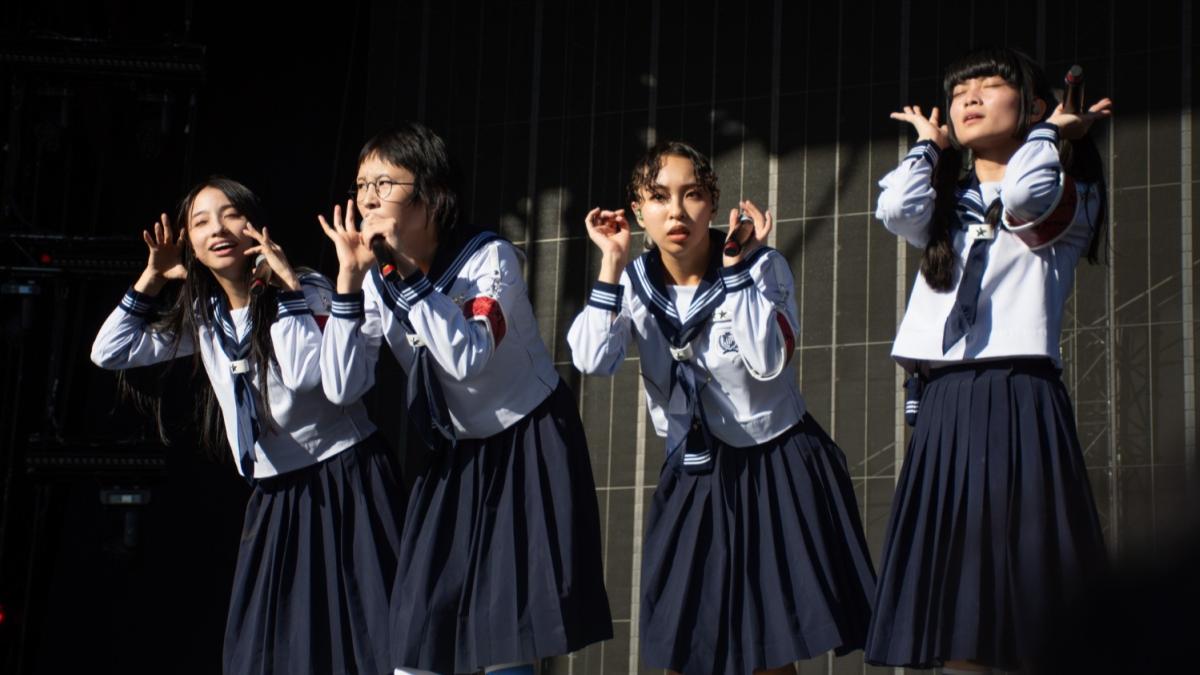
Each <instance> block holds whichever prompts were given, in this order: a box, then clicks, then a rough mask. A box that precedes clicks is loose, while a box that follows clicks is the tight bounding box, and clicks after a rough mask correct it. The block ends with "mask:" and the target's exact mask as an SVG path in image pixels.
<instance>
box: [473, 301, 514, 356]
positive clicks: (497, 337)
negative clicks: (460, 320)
mask: <svg viewBox="0 0 1200 675" xmlns="http://www.w3.org/2000/svg"><path fill="white" fill-rule="evenodd" d="M462 310H463V316H465V317H467V318H468V319H473V318H475V317H478V316H482V317H484V318H486V319H487V322H488V327H489V328H491V329H492V343H493V344H494V345H495V346H496V347H499V346H500V341H501V340H503V339H504V334H505V333H506V332H508V324H507V323H505V321H504V311H503V310H502V309H501V308H500V303H499V301H497V300H496V299H495V298H489V297H486V296H479V297H476V298H471V299H470V300H467V301H466V302H464V303H463V306H462Z"/></svg>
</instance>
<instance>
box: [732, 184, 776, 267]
mask: <svg viewBox="0 0 1200 675" xmlns="http://www.w3.org/2000/svg"><path fill="white" fill-rule="evenodd" d="M738 205H739V206H740V207H741V210H742V211H745V212H746V215H748V216H750V218H752V219H753V220H754V230H753V232H750V233H746V232H744V230H747V229H749V228H750V225H749V224H746V225H740V224H739V223H738V209H730V211H729V236H727V237H726V238H725V241H726V242H728V241H730V240H732V239H736V240H737V241H739V242H741V244H742V250H741V251H740V252H739V253H738V254H737V255H727V256H723V262H724V264H725V266H726V267H729V266H730V265H736V264H738V263H739V262H741V261H742V260H745V258H746V256H748V255H750V253H751V252H752V251H754V249H756V248H758V247H759V246H765V245H766V243H767V237H769V236H770V234H771V230H772V229H774V227H775V221H774V220H772V218H771V212H770V211H762V210H760V209H759V208H758V207H757V206H755V205H754V202H752V201H750V200H749V199H746V200H743V201H741V202H739V203H738Z"/></svg>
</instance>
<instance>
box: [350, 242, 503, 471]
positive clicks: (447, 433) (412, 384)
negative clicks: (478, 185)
mask: <svg viewBox="0 0 1200 675" xmlns="http://www.w3.org/2000/svg"><path fill="white" fill-rule="evenodd" d="M500 238H501V237H500V235H498V234H496V233H495V232H490V231H487V230H482V231H478V230H477V231H473V232H468V233H466V234H464V235H463V236H462V237H461V238H459V239H458V241H457V245H449V246H438V250H437V253H436V254H434V259H433V265H431V266H430V268H429V276H428V277H427V278H428V279H432V280H434V281H433V290H434V291H436V292H438V293H445V292H446V291H448V290H449V289H450V287H451V286H452V285H453V284H454V280H455V279H457V278H458V273H459V272H461V271H462V268H463V266H464V265H466V264H467V261H468V260H470V259H471V257H472V256H473V255H475V253H477V252H478V251H479V250H480V249H481V248H483V247H484V246H486V245H487V244H488V243H490V242H492V241H495V240H496V239H500ZM371 278H372V279H374V281H375V286H376V288H378V290H379V296H380V297H381V298H383V304H384V305H386V306H387V307H388V309H390V310H392V312H393V313H394V314H395V315H396V317H397V318H398V319H399V320H400V323H401V325H402V326H404V330H405V332H406V333H408V334H409V335H413V334H414V332H413V326H412V323H410V322H409V320H408V311H409V309H411V307H412V305H411V302H410V300H409V298H410V297H411V295H409V294H406V291H409V286H408V284H406V283H405V282H404V280H403V279H401V278H400V275H399V274H398V273H396V272H394V271H393V272H392V273H391V274H389V275H388V276H387V278H386V279H385V278H384V276H383V275H382V274H381V273H380V272H379V268H378V266H373V267H371ZM423 279H424V278H423ZM418 283H419V282H418ZM407 394H408V395H407V407H408V415H409V420H410V421H411V423H412V425H413V426H414V427H415V428H416V429H417V432H418V433H419V434H420V435H421V439H422V440H423V441H424V442H425V445H427V446H429V448H430V449H431V450H439V449H441V448H443V447H445V446H446V445H448V446H449V447H454V444H455V443H456V442H457V440H458V436H457V434H456V433H455V431H454V422H453V420H452V419H451V418H450V409H449V407H447V405H446V397H445V395H444V394H443V393H442V385H441V382H440V381H438V379H437V374H436V373H435V372H434V371H433V359H431V358H430V356H429V348H428V347H426V346H425V344H424V343H423V342H419V341H418V342H414V343H413V355H412V358H411V360H410V361H409V363H408V391H407Z"/></svg>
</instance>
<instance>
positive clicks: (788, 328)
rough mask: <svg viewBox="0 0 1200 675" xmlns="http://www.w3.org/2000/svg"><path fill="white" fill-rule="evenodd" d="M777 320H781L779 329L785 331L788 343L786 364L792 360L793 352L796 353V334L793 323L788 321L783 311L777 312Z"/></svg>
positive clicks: (785, 341) (784, 338)
mask: <svg viewBox="0 0 1200 675" xmlns="http://www.w3.org/2000/svg"><path fill="white" fill-rule="evenodd" d="M775 320H776V321H778V322H779V330H781V331H783V341H784V343H785V344H786V345H787V347H786V348H787V353H786V354H785V355H784V356H785V358H784V361H783V364H784V365H785V366H786V365H787V364H788V362H790V361H791V360H792V354H795V353H796V335H795V334H794V333H792V324H790V323H788V320H787V317H786V316H784V315H783V314H782V313H780V312H775Z"/></svg>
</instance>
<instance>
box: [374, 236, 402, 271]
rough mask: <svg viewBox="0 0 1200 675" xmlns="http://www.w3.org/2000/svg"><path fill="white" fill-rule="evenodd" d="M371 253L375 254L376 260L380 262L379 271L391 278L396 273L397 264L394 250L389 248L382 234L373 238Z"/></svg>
mask: <svg viewBox="0 0 1200 675" xmlns="http://www.w3.org/2000/svg"><path fill="white" fill-rule="evenodd" d="M371 252H372V253H374V254H375V260H377V261H378V262H379V271H380V273H382V274H383V276H384V277H387V276H390V275H391V273H392V272H395V271H396V263H395V260H394V259H393V258H392V250H391V249H390V248H388V245H387V240H386V239H384V238H383V235H382V234H377V235H375V236H374V237H371Z"/></svg>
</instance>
